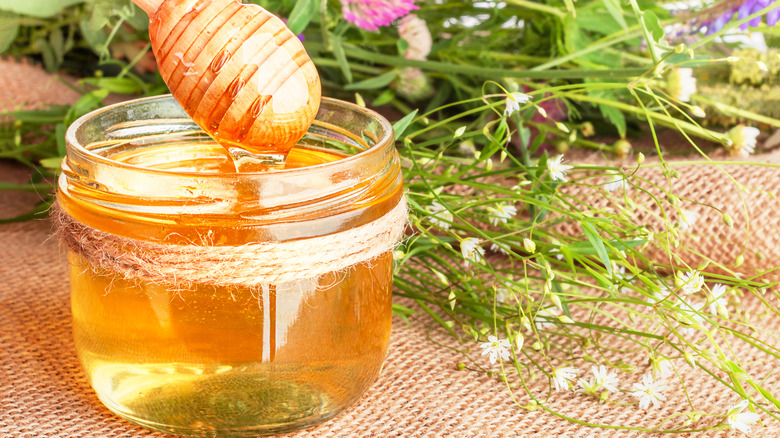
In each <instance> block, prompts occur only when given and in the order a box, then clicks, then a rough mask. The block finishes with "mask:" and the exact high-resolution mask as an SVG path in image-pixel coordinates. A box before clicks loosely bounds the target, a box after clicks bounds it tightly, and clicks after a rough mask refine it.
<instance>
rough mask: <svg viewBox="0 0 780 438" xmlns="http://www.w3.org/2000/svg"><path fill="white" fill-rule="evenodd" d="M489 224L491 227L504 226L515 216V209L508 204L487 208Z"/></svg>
mask: <svg viewBox="0 0 780 438" xmlns="http://www.w3.org/2000/svg"><path fill="white" fill-rule="evenodd" d="M488 211H489V212H490V218H489V220H490V223H491V224H493V225H499V224H505V223H507V221H508V220H509V219H512V218H513V217H514V216H515V215H516V214H517V209H516V208H515V207H514V206H512V205H510V204H498V205H496V206H494V207H488Z"/></svg>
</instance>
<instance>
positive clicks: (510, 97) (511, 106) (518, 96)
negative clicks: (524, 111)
mask: <svg viewBox="0 0 780 438" xmlns="http://www.w3.org/2000/svg"><path fill="white" fill-rule="evenodd" d="M529 100H531V96H529V95H527V94H523V93H518V92H515V93H509V94H507V96H506V109H505V110H504V115H506V116H507V117H508V116H511V115H512V113H514V112H515V111H517V110H519V109H520V104H523V103H526V102H528V101H529Z"/></svg>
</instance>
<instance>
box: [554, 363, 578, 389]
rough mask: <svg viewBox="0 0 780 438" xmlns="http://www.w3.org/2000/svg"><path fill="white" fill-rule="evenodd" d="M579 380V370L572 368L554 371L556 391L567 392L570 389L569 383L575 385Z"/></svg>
mask: <svg viewBox="0 0 780 438" xmlns="http://www.w3.org/2000/svg"><path fill="white" fill-rule="evenodd" d="M576 378H577V369H576V368H572V367H561V368H556V369H555V371H553V384H554V385H555V390H556V391H565V390H567V389H569V383H573V381H574V379H576Z"/></svg>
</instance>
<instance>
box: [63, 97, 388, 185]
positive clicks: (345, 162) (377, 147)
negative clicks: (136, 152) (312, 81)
mask: <svg viewBox="0 0 780 438" xmlns="http://www.w3.org/2000/svg"><path fill="white" fill-rule="evenodd" d="M154 101H166V102H167V101H173V102H175V103H176V105H178V106H179V107H181V106H180V105H179V104H178V102H177V101H176V100H175V99H174V98H173V95H172V94H162V95H158V96H150V97H142V98H138V99H131V100H126V101H122V102H118V103H115V104H111V105H107V106H105V107H102V108H99V109H97V110H94V111H91V112H89V113H87V114H84V115H83V116H81V117H79V118H78V119H76V120H75V121H74V122H73V123H72V124H71V125H70V126H69V127H68V129H67V131H66V133H65V143H66V144H67V145H68V146H69V149H70V150H72V151H73V152H75V153H77V154H78V155H81V156H82V157H83V158H86V159H89V160H90V161H94V162H100V163H102V164H106V165H110V166H115V167H118V168H123V169H127V170H137V171H139V172H144V173H145V174H147V175H155V174H156V175H165V176H187V177H191V176H195V175H197V176H198V177H199V178H207V179H210V178H214V179H219V178H235V177H236V176H238V175H242V176H244V177H252V178H263V177H265V176H269V177H278V176H280V175H285V176H295V175H296V174H306V173H311V172H317V171H321V170H325V169H330V168H332V167H349V166H352V165H354V164H356V162H359V161H362V160H366V159H370V158H371V157H372V156H373V155H377V154H382V153H383V151H385V150H386V149H387V148H388V147H391V146H393V144H394V141H395V138H394V131H393V126H392V125H391V124H390V122H389V121H388V120H387V119H386V118H385V117H384V116H382V115H381V114H379V113H377V112H376V111H374V110H371V109H368V108H365V107H361V106H359V105H356V104H354V103H351V102H347V101H344V100H340V99H334V98H330V97H323V98H322V100H321V104H320V110H322V108H323V107H328V106H341V107H345V108H348V109H350V110H351V111H354V112H356V113H360V114H362V115H364V116H366V117H368V118H370V119H373V120H374V121H375V122H377V123H378V124H379V125H380V127H381V134H382V135H381V137H380V138H377V140H376V142H375V144H373V145H367V146H368V147H366V148H365V149H364V150H362V151H360V152H358V153H356V154H353V155H349V156H346V157H344V158H341V159H338V160H335V161H331V162H327V163H320V164H313V165H309V166H305V167H298V168H292V169H278V170H276V169H275V170H274V171H273V172H246V173H243V172H242V173H238V172H219V173H202V172H196V171H183V170H175V171H174V170H165V169H156V168H150V167H145V166H139V165H134V164H130V163H125V162H122V161H116V160H112V159H111V158H109V157H105V156H102V155H100V154H98V153H95V152H94V151H91V150H89V149H87V148H86V147H85V145H83V144H82V143H81V142H80V141H79V140H78V137H77V133H78V132H79V130H80V128H82V126H83V125H85V124H86V123H88V122H90V121H91V120H94V119H96V118H98V117H100V116H101V115H105V114H106V113H109V112H111V111H114V110H116V109H121V108H123V107H126V106H128V105H135V104H148V103H152V102H154ZM182 111H184V109H183V108H182ZM314 122H315V123H314V124H318V123H320V122H318V120H317V119H315V121H314ZM193 123H194V122H193Z"/></svg>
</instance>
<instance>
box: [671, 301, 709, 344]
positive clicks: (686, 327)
mask: <svg viewBox="0 0 780 438" xmlns="http://www.w3.org/2000/svg"><path fill="white" fill-rule="evenodd" d="M705 306H706V304H705V303H697V302H695V301H689V300H684V301H681V302H680V303H679V304H678V308H677V312H678V314H679V315H680V319H682V321H681V324H680V325H678V326H677V330H678V331H679V332H680V333H681V334H683V335H685V336H693V335H695V334H696V331H697V329H698V328H697V327H696V326H702V327H703V326H704V323H705V322H706V321H705V320H704V317H703V316H702V315H701V312H702V310H703V309H704V307H705Z"/></svg>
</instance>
